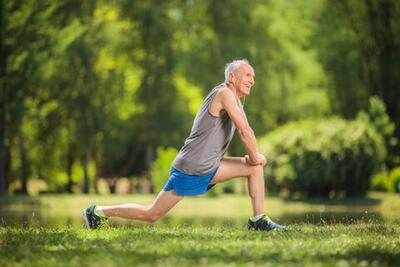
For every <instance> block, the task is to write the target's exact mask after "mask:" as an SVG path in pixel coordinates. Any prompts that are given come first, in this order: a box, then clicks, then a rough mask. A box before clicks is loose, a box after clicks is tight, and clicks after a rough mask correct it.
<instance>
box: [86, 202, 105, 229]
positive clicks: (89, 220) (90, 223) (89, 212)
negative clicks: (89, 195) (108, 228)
mask: <svg viewBox="0 0 400 267" xmlns="http://www.w3.org/2000/svg"><path fill="white" fill-rule="evenodd" d="M95 208H96V205H93V206H90V207H89V208H86V209H83V220H84V221H85V223H86V226H87V227H88V228H89V229H97V228H99V227H101V226H102V225H104V224H105V222H106V221H107V218H106V217H100V216H98V215H96V214H95V213H94V209H95Z"/></svg>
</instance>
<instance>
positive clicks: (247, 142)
mask: <svg viewBox="0 0 400 267" xmlns="http://www.w3.org/2000/svg"><path fill="white" fill-rule="evenodd" d="M219 96H220V102H221V106H222V108H223V109H224V110H225V111H226V112H227V113H228V115H229V117H230V118H231V120H232V121H233V123H234V124H235V126H236V129H237V130H238V133H239V137H240V140H242V143H243V145H244V148H245V149H246V152H247V154H248V155H249V163H250V164H252V165H258V164H263V159H262V157H261V156H260V155H259V153H258V150H257V141H256V137H255V135H254V132H253V129H251V127H250V125H249V123H248V122H247V118H246V115H245V114H244V112H242V110H241V109H240V108H239V106H238V104H237V102H236V97H235V95H234V94H233V92H232V91H231V90H229V89H228V88H226V89H222V90H221V91H220V92H219Z"/></svg>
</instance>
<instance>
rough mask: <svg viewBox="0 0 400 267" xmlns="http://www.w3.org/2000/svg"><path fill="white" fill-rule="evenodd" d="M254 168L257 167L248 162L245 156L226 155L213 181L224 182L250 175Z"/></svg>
mask: <svg viewBox="0 0 400 267" xmlns="http://www.w3.org/2000/svg"><path fill="white" fill-rule="evenodd" d="M253 168H257V167H255V166H251V165H249V164H247V163H246V160H245V158H244V157H224V158H223V159H222V161H221V164H220V165H219V168H218V170H217V173H216V174H215V176H214V178H212V180H211V183H212V184H215V183H222V182H225V181H227V180H230V179H232V178H236V177H248V176H249V175H250V174H251V173H252V171H253Z"/></svg>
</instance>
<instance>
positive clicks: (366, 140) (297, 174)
mask: <svg viewBox="0 0 400 267" xmlns="http://www.w3.org/2000/svg"><path fill="white" fill-rule="evenodd" d="M260 147H261V148H262V150H263V151H262V152H264V153H265V154H266V155H267V157H268V159H269V164H268V165H267V168H266V174H267V177H268V178H269V180H268V181H267V184H268V186H269V188H270V190H275V191H280V190H283V189H287V190H289V192H290V193H294V192H304V193H307V194H308V195H314V196H315V195H318V196H329V195H330V194H332V193H334V194H339V193H342V192H344V193H345V194H346V195H347V196H349V195H363V194H365V193H366V191H367V190H368V189H369V187H370V177H371V176H372V174H373V173H374V172H375V171H376V170H377V169H378V168H379V166H380V165H381V164H382V162H383V160H384V159H385V156H386V150H385V146H384V143H383V140H382V137H381V136H380V135H379V134H377V133H376V131H375V130H374V128H373V127H371V126H370V125H369V124H367V123H363V122H362V121H357V120H356V121H346V120H343V119H340V118H330V119H324V120H321V119H320V120H307V121H301V122H294V123H290V124H288V125H286V126H282V127H280V128H278V129H276V130H275V131H273V132H271V133H270V134H268V135H267V136H266V137H265V138H264V139H261V140H260Z"/></svg>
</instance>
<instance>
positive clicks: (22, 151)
mask: <svg viewBox="0 0 400 267" xmlns="http://www.w3.org/2000/svg"><path fill="white" fill-rule="evenodd" d="M18 150H19V157H20V161H21V189H20V193H22V194H25V195H27V194H28V176H29V163H28V159H27V157H26V147H25V138H24V135H23V133H22V130H20V132H19V134H18Z"/></svg>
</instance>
